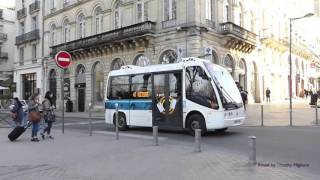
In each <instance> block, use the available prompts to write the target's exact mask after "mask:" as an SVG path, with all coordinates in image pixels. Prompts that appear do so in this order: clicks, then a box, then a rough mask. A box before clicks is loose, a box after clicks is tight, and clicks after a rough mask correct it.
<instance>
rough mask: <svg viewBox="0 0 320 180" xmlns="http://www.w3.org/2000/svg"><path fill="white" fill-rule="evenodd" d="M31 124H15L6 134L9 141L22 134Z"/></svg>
mask: <svg viewBox="0 0 320 180" xmlns="http://www.w3.org/2000/svg"><path fill="white" fill-rule="evenodd" d="M30 125H31V123H30V122H27V125H26V126H17V127H15V128H14V129H13V130H12V131H11V132H10V133H9V134H8V138H9V140H10V141H14V140H16V139H17V138H18V137H19V136H21V134H23V133H24V132H25V131H26V129H27V128H28V127H29V126H30Z"/></svg>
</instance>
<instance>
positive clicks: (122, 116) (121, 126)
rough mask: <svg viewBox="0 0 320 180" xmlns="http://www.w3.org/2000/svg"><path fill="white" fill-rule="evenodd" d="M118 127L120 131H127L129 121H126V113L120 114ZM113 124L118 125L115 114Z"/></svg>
mask: <svg viewBox="0 0 320 180" xmlns="http://www.w3.org/2000/svg"><path fill="white" fill-rule="evenodd" d="M118 116H119V117H118V120H119V121H118V125H119V126H118V127H119V130H120V131H125V130H127V128H128V126H127V121H126V115H125V114H124V113H119V114H118ZM113 124H114V125H116V115H115V114H114V116H113Z"/></svg>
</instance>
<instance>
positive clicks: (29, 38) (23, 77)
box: [14, 0, 45, 99]
mask: <svg viewBox="0 0 320 180" xmlns="http://www.w3.org/2000/svg"><path fill="white" fill-rule="evenodd" d="M42 2H43V1H39V0H36V1H35V0H24V1H20V0H16V8H15V9H16V28H15V29H16V31H15V35H16V40H15V45H16V46H15V48H14V49H15V60H14V82H16V86H17V88H16V93H15V96H18V97H20V98H21V99H28V98H29V97H30V96H31V95H32V94H33V93H40V94H43V93H44V89H43V88H42V87H43V82H44V81H45V79H44V72H43V52H44V50H43V46H42V45H43V43H42V41H43V38H42V34H43V32H42V29H43V27H42V26H43V23H42V22H43V21H42V17H43V14H42V13H43V11H42V9H43V7H42V5H43V4H42Z"/></svg>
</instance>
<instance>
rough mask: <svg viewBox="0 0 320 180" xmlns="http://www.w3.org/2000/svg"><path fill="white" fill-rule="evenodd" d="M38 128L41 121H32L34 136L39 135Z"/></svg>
mask: <svg viewBox="0 0 320 180" xmlns="http://www.w3.org/2000/svg"><path fill="white" fill-rule="evenodd" d="M38 130H39V122H37V123H32V135H31V136H32V137H37V134H38Z"/></svg>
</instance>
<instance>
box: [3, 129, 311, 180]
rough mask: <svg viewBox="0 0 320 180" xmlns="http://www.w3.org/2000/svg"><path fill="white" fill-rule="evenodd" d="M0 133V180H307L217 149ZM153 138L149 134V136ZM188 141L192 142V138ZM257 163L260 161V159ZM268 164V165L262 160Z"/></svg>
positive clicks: (75, 135)
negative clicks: (14, 138)
mask: <svg viewBox="0 0 320 180" xmlns="http://www.w3.org/2000/svg"><path fill="white" fill-rule="evenodd" d="M8 132H9V129H0V147H1V148H0V155H1V161H0V180H21V179H23V180H134V179H137V180H150V179H152V180H162V179H168V180H180V179H181V180H213V179H228V180H239V179H245V180H251V179H252V180H257V179H259V180H260V179H266V180H269V179H270V180H289V179H290V180H292V179H295V180H307V179H317V178H314V177H311V176H306V175H305V174H298V173H297V172H295V168H296V167H292V168H284V167H279V166H276V167H262V166H253V167H251V166H248V165H247V157H243V156H240V155H236V154H230V153H228V152H225V151H222V150H218V149H208V148H206V147H205V145H203V152H201V153H195V152H193V149H194V144H193V143H187V142H180V141H179V142H176V141H174V140H170V139H166V138H162V139H160V142H159V143H160V146H157V147H155V146H151V144H152V142H151V140H147V139H144V138H129V137H124V136H121V135H120V140H119V141H117V140H115V137H114V136H113V135H103V134H96V133H94V134H93V136H92V137H89V136H88V135H87V134H83V133H80V132H75V131H68V132H66V133H65V134H64V135H62V134H61V133H59V132H57V131H54V132H55V140H44V141H40V142H30V139H29V134H24V136H23V137H22V138H20V139H19V140H18V141H17V142H13V143H12V142H9V141H8V140H7V138H6V135H7V134H8ZM150 136H151V134H150ZM190 138H192V137H190ZM258 161H259V159H258ZM262 162H267V161H262Z"/></svg>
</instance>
